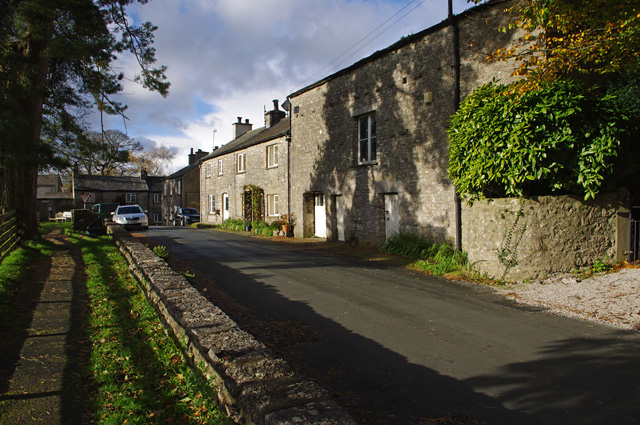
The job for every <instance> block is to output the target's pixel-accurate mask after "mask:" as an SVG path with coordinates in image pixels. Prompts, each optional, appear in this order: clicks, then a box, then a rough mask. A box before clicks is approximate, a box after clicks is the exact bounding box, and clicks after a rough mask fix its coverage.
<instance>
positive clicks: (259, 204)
mask: <svg viewBox="0 0 640 425" xmlns="http://www.w3.org/2000/svg"><path fill="white" fill-rule="evenodd" d="M234 127H235V131H234V139H233V140H232V141H231V142H229V143H227V144H226V145H224V146H222V147H220V148H218V149H216V150H214V151H213V152H212V153H211V154H210V155H207V156H206V157H204V158H203V159H202V165H201V167H200V179H201V181H202V191H201V193H200V205H201V206H202V211H200V220H201V221H202V222H205V223H212V224H216V223H221V222H222V221H224V220H226V219H229V218H233V219H243V220H247V221H252V220H264V221H268V222H270V221H274V220H276V219H278V218H279V217H280V215H281V214H284V213H286V212H287V205H288V204H289V192H288V168H289V162H288V161H289V160H288V150H289V145H288V144H289V139H288V136H289V118H287V117H286V113H285V112H284V111H282V110H280V109H279V108H278V101H277V100H274V108H273V110H271V111H269V112H267V113H266V114H265V126H264V127H261V128H259V129H256V130H253V125H252V124H250V123H249V120H246V121H245V122H242V118H241V117H238V122H237V123H234Z"/></svg>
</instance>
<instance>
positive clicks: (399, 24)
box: [106, 0, 473, 174]
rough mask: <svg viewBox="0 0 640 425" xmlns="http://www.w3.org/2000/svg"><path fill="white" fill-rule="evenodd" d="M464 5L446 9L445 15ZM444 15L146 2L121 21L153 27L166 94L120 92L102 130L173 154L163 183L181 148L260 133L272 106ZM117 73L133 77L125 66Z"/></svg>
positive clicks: (266, 3) (336, 4) (399, 8)
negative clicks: (242, 132)
mask: <svg viewBox="0 0 640 425" xmlns="http://www.w3.org/2000/svg"><path fill="white" fill-rule="evenodd" d="M471 6H473V5H472V4H468V3H467V1H466V0H453V10H454V13H460V12H462V11H463V10H465V9H467V8H469V7H471ZM403 8H404V9H403ZM447 10H448V2H447V0H414V1H411V0H402V1H401V0H151V1H150V2H149V3H148V4H146V5H144V6H142V7H140V6H134V7H132V8H131V9H130V10H129V12H130V13H131V14H132V15H133V16H135V21H138V20H144V21H146V20H148V21H151V22H152V23H153V24H155V25H157V26H158V30H157V31H156V32H155V48H156V50H157V52H156V55H157V58H158V63H159V64H163V65H166V66H167V67H168V70H167V76H168V78H169V80H170V81H171V84H172V85H171V89H170V94H169V96H168V97H167V98H164V99H163V98H162V97H161V96H160V95H158V94H157V93H150V92H148V91H146V90H145V89H143V88H142V87H140V86H138V85H136V84H135V83H127V84H126V86H125V90H124V94H123V96H122V99H121V100H122V101H123V102H124V103H126V104H127V105H129V109H128V111H127V112H128V117H129V121H127V123H126V128H125V124H124V123H123V121H122V119H115V118H113V119H110V120H108V122H107V125H106V128H113V129H120V130H123V131H126V132H127V134H128V135H129V136H130V137H132V138H138V139H140V140H142V141H144V143H145V144H147V145H153V144H159V145H165V146H167V147H169V148H171V149H173V150H174V151H175V152H176V153H177V155H176V159H175V161H174V162H173V164H172V165H171V166H170V168H169V169H168V170H167V172H168V173H169V174H170V173H172V172H175V171H177V170H178V169H180V168H182V167H184V166H186V165H187V154H188V153H189V151H190V149H191V148H193V149H194V150H198V149H202V150H204V151H211V149H212V146H213V145H214V144H215V145H217V146H220V145H222V144H225V143H227V142H229V141H230V140H231V138H232V124H233V123H234V122H236V121H237V117H243V120H244V119H249V120H250V122H251V123H253V124H254V128H257V127H260V126H262V125H263V123H264V118H263V112H264V109H265V108H266V109H271V107H272V105H273V104H272V100H273V99H278V100H280V102H281V103H282V102H283V101H284V100H285V99H286V97H287V95H289V94H290V93H292V92H293V91H295V90H297V89H299V88H302V87H304V86H306V85H309V84H312V83H313V82H315V81H318V80H320V79H322V78H323V77H325V76H327V75H330V74H332V73H334V72H336V71H339V70H340V69H343V68H346V67H348V66H349V65H351V64H353V63H354V62H356V61H358V60H360V59H362V58H364V57H366V56H369V55H370V54H372V53H373V52H375V51H377V50H380V49H383V48H385V47H387V46H389V45H391V44H393V43H394V42H396V41H398V40H399V39H400V38H402V37H403V36H407V35H410V34H414V33H417V32H419V31H422V30H423V29H426V28H428V27H430V26H432V25H435V24H437V23H439V22H441V21H443V20H444V19H446V17H447ZM394 15H395V16H394ZM404 15H406V16H404ZM403 16H404V17H403ZM387 20H389V22H387V23H386V24H385V21H387ZM392 24H393V25H392ZM378 27H380V28H379V29H377V30H376V28H378ZM374 30H376V31H375V32H374V33H373V34H371V35H369V36H368V37H367V38H366V39H364V40H363V38H364V37H365V36H367V35H368V34H370V33H371V32H372V31H374ZM361 40H362V41H361ZM360 41H361V42H360ZM358 42H360V43H359V44H357V45H356V47H354V48H352V49H350V50H348V49H349V48H351V47H352V46H354V45H355V44H356V43H358ZM347 50H348V51H347ZM345 51H347V53H346V54H345ZM329 64H331V65H330V66H328V65H329ZM117 66H118V67H120V68H121V69H123V70H125V71H130V72H129V75H132V74H133V73H134V72H135V63H134V62H133V60H131V58H126V57H125V58H123V59H121V60H120V61H119V63H118V64H117ZM214 130H215V131H214Z"/></svg>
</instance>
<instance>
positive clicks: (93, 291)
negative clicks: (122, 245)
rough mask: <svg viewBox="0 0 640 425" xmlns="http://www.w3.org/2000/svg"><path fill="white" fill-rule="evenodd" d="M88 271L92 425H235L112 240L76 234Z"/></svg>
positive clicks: (75, 239) (74, 239)
mask: <svg viewBox="0 0 640 425" xmlns="http://www.w3.org/2000/svg"><path fill="white" fill-rule="evenodd" d="M71 240H72V241H73V242H74V243H76V244H78V245H79V246H80V247H81V248H82V255H83V260H84V263H85V267H86V273H87V291H88V295H89V298H90V306H91V307H90V311H89V313H88V314H87V332H88V338H89V339H90V341H91V345H92V349H91V354H90V375H91V379H92V381H93V382H92V386H93V388H94V392H95V394H94V397H93V406H92V409H93V412H94V415H93V416H94V421H95V422H96V423H101V424H229V423H231V422H230V421H229V419H228V418H227V417H226V415H224V414H223V413H222V412H221V411H220V409H219V407H218V406H217V405H216V403H215V402H214V400H216V399H217V396H216V393H215V391H214V390H213V388H212V387H211V386H209V385H208V383H207V381H206V378H205V377H204V376H203V375H202V374H201V373H200V372H199V371H197V370H194V369H192V368H191V367H190V366H189V365H188V364H187V363H186V360H185V359H184V357H183V356H182V353H181V351H180V349H179V348H178V346H177V345H176V344H175V343H174V341H173V340H172V339H171V338H169V337H168V336H167V335H166V333H165V332H164V326H163V325H162V323H161V322H160V321H159V319H158V317H157V316H156V314H155V311H154V310H153V309H152V308H151V306H150V305H149V304H148V302H147V300H146V298H145V297H144V294H143V293H142V291H141V290H140V288H139V287H138V285H137V283H136V282H135V280H134V279H133V277H132V276H131V275H130V274H129V269H128V265H127V263H126V260H125V259H124V258H123V257H122V256H121V254H120V252H119V251H118V250H117V248H116V246H115V244H114V243H113V242H112V241H111V240H110V239H109V238H108V237H101V238H97V239H89V238H85V237H83V236H80V235H77V234H75V235H72V236H71Z"/></svg>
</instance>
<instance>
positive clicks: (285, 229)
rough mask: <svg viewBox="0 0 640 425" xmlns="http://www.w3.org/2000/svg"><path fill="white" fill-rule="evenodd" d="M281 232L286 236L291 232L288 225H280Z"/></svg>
mask: <svg viewBox="0 0 640 425" xmlns="http://www.w3.org/2000/svg"><path fill="white" fill-rule="evenodd" d="M282 231H283V232H284V233H286V234H287V235H288V234H289V232H290V231H291V226H290V225H288V224H283V225H282Z"/></svg>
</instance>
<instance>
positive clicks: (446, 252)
mask: <svg viewBox="0 0 640 425" xmlns="http://www.w3.org/2000/svg"><path fill="white" fill-rule="evenodd" d="M381 251H382V252H385V253H388V254H395V255H400V256H402V257H406V258H410V259H413V260H417V261H415V262H414V263H412V264H410V265H409V266H408V267H410V268H413V269H417V270H422V271H425V272H427V273H430V274H433V275H436V276H442V275H445V274H449V273H454V272H458V273H462V272H464V271H466V269H467V267H466V266H467V262H468V261H467V254H466V253H464V252H460V251H456V250H455V249H453V248H452V247H451V245H449V244H448V243H445V242H443V243H433V242H430V241H428V240H427V239H425V238H423V237H421V236H418V235H414V234H408V233H399V234H396V235H393V236H391V237H390V238H389V239H387V241H386V242H385V244H384V245H383V246H382V248H381Z"/></svg>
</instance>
